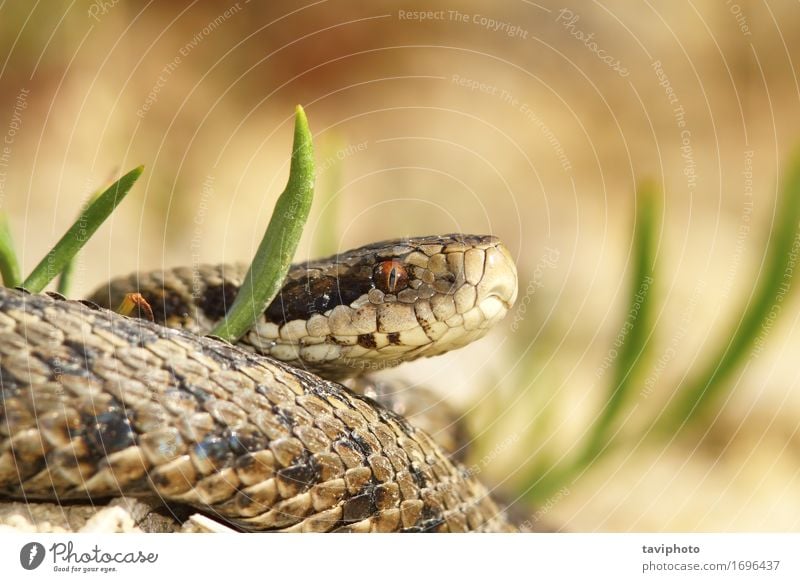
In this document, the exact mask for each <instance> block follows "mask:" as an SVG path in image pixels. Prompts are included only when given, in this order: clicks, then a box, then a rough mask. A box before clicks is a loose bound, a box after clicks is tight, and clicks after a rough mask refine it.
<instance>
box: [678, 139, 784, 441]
mask: <svg viewBox="0 0 800 582" xmlns="http://www.w3.org/2000/svg"><path fill="white" fill-rule="evenodd" d="M798 258H800V150H797V151H796V152H795V154H794V156H793V157H792V159H791V161H790V163H789V168H788V171H787V173H786V176H785V177H784V179H783V184H782V187H781V189H780V200H779V201H778V208H777V213H776V215H775V226H774V228H773V230H772V236H771V237H770V244H769V248H768V249H767V254H766V257H765V260H764V268H763V269H762V271H761V274H760V276H759V278H758V282H757V284H756V288H755V291H754V293H753V295H752V297H751V298H750V299H749V300H748V301H747V302H746V303H745V306H744V308H743V310H742V314H741V316H740V317H739V318H738V320H737V321H736V322H735V324H734V326H733V329H731V330H730V331H729V332H728V334H727V335H726V336H725V338H727V339H723V340H722V341H721V345H720V350H719V351H718V352H717V353H715V354H713V355H712V357H710V358H709V360H708V363H707V364H706V366H705V367H704V368H703V369H702V370H701V371H700V372H699V373H698V374H696V375H695V376H694V377H693V378H692V379H691V380H690V382H689V384H688V386H686V387H685V388H683V389H681V393H680V397H679V398H678V399H677V400H676V402H675V405H674V406H673V407H672V408H670V409H669V410H668V411H667V414H665V415H664V417H663V418H664V420H663V428H664V430H666V431H667V432H672V431H673V430H675V429H676V428H678V427H688V426H691V425H693V424H695V423H697V422H705V421H706V420H707V419H708V418H709V416H711V415H712V414H713V413H715V406H716V405H717V404H718V403H719V401H720V399H721V398H722V396H724V394H725V389H726V387H727V386H728V384H726V381H727V380H728V378H730V376H731V374H733V373H734V372H735V371H736V370H737V369H739V368H740V367H741V366H742V364H743V363H744V361H745V359H746V358H747V357H748V355H749V354H750V352H751V348H753V344H754V343H755V342H756V339H757V338H758V337H759V335H761V334H762V332H763V333H765V334H766V333H768V332H769V329H770V328H771V326H772V325H774V321H772V320H773V319H774V318H776V317H777V316H779V315H780V311H781V304H782V303H783V302H784V301H785V300H786V298H787V296H788V294H789V293H790V292H791V291H792V287H793V281H794V279H795V273H796V267H797V266H798V265H797V264H796V262H797V260H798ZM764 337H765V336H764ZM756 349H760V347H759V346H757V347H756Z"/></svg>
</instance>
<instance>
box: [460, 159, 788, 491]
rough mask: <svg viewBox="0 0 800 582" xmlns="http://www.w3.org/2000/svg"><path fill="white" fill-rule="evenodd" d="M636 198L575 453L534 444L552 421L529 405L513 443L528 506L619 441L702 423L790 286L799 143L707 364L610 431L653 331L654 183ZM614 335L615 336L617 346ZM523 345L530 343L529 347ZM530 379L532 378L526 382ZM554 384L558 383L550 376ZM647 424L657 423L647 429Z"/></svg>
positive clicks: (533, 374)
mask: <svg viewBox="0 0 800 582" xmlns="http://www.w3.org/2000/svg"><path fill="white" fill-rule="evenodd" d="M637 201H638V207H637V212H636V218H635V226H634V237H633V244H634V269H633V270H632V277H631V280H630V281H631V284H630V290H631V292H630V297H629V308H628V311H627V312H626V316H625V320H624V321H623V322H622V325H621V327H620V330H621V331H620V333H619V334H618V336H617V340H616V344H615V345H616V346H617V347H618V353H617V358H616V360H615V362H614V370H613V373H612V374H611V375H610V378H611V380H610V384H609V386H608V392H607V397H606V399H605V401H604V402H605V404H604V406H603V408H602V409H600V410H598V412H597V414H596V417H595V418H596V420H595V421H594V423H593V424H592V426H591V427H590V428H589V430H587V431H586V433H585V435H586V436H584V437H582V438H581V441H580V442H579V443H577V444H576V445H575V446H574V447H573V448H574V449H576V450H577V452H576V453H575V454H572V455H568V456H566V455H564V454H563V451H559V450H554V448H553V447H550V448H548V447H542V446H541V444H540V443H541V442H542V441H543V440H544V439H546V438H547V436H548V435H547V430H546V428H545V429H544V430H542V428H541V427H542V426H545V427H546V426H550V425H551V424H553V422H552V420H553V419H552V418H551V417H552V412H550V411H548V410H544V411H542V410H535V409H533V410H531V409H529V416H530V417H534V416H535V417H536V423H537V424H538V425H540V426H537V427H534V429H533V430H531V431H528V432H527V434H526V435H525V442H524V443H523V444H522V447H520V449H521V450H525V451H536V454H535V455H533V459H532V460H531V461H529V466H528V467H524V468H523V470H522V473H523V475H524V478H523V479H521V480H520V481H519V482H518V488H519V490H518V493H519V495H520V496H521V497H522V498H523V499H525V500H527V501H528V502H530V503H532V504H534V505H535V504H540V503H542V502H543V501H545V500H546V499H548V498H550V497H551V496H552V495H553V494H554V492H556V491H558V490H560V489H562V488H563V487H570V486H572V484H573V482H574V481H575V479H576V478H580V477H581V476H582V475H583V474H585V473H586V472H587V471H590V470H592V468H593V466H594V465H595V464H596V463H597V461H598V460H600V459H601V458H602V457H603V456H604V455H605V454H606V453H607V452H608V451H609V450H611V449H614V448H618V447H621V446H625V445H626V444H630V446H631V447H633V446H634V445H635V444H636V443H638V442H639V441H640V440H641V438H642V437H643V436H645V432H647V433H649V435H650V437H651V438H671V437H672V436H674V435H675V434H676V433H678V432H679V431H681V430H683V429H686V428H689V427H696V426H702V425H705V424H707V423H708V422H709V419H710V418H713V416H715V415H716V414H717V412H718V408H719V403H720V401H721V400H723V397H724V396H725V394H726V393H727V392H728V391H729V390H730V389H731V383H730V382H729V380H730V378H731V376H732V374H734V373H735V372H736V371H737V370H739V369H741V367H742V366H743V365H744V363H745V362H746V360H747V358H748V357H749V356H750V355H751V354H752V353H753V350H754V349H761V348H762V346H761V345H756V344H757V342H758V341H761V343H763V341H766V336H767V333H768V332H769V329H771V327H772V326H773V325H774V324H775V319H776V318H777V317H779V316H780V314H781V305H782V303H784V302H786V300H787V298H788V296H789V293H790V292H792V290H793V287H794V285H793V280H794V278H795V270H796V268H797V264H796V263H797V260H798V256H800V150H798V152H797V154H796V155H795V156H794V157H793V158H792V159H791V161H790V163H789V164H788V168H787V172H786V175H785V177H784V180H783V182H782V185H781V188H780V191H779V200H778V205H777V209H778V210H777V213H776V220H775V223H774V226H773V229H772V235H771V237H770V244H769V246H768V249H767V251H766V255H765V260H764V268H763V270H762V271H761V275H760V277H759V278H758V282H757V284H756V287H755V289H754V291H753V293H752V296H751V297H750V298H749V300H748V301H747V302H746V303H745V306H744V308H743V310H742V313H741V316H740V317H739V318H738V320H737V323H736V324H735V325H734V326H733V328H732V329H730V330H729V331H728V333H727V335H725V336H724V337H723V338H722V339H721V341H720V346H721V347H720V349H719V350H718V351H716V352H715V353H712V354H711V356H710V357H709V358H708V360H707V363H706V364H705V365H704V366H703V367H702V368H701V369H700V370H699V371H698V372H697V373H696V374H694V376H690V378H691V380H690V381H689V382H688V383H686V384H685V385H683V386H678V387H677V389H676V392H677V397H676V398H675V399H674V403H673V404H672V405H670V406H669V407H668V408H667V409H666V410H664V411H662V413H661V414H658V415H657V416H656V418H654V419H651V421H650V422H649V423H645V427H644V428H643V429H641V431H626V432H625V433H624V436H618V435H617V433H616V431H617V428H619V427H618V425H619V421H620V419H621V418H623V417H625V416H626V415H627V413H628V412H629V410H630V409H631V406H632V405H633V402H632V400H631V398H630V396H631V394H633V393H635V392H636V391H637V389H638V384H639V383H640V382H641V380H642V378H644V377H646V373H647V372H648V371H649V369H648V366H649V363H650V362H651V358H650V357H649V347H650V346H651V345H652V344H653V343H654V338H655V337H656V335H657V331H658V330H657V329H656V328H655V327H654V321H653V314H654V312H655V311H656V310H657V307H658V304H657V302H656V299H657V296H654V295H653V282H654V281H655V280H657V277H658V275H657V272H656V270H655V268H654V264H655V256H654V252H655V243H656V232H657V226H658V224H659V221H660V210H659V205H658V203H657V196H656V190H655V189H654V187H653V186H651V185H649V184H643V185H642V186H641V187H640V188H639V190H638V196H637ZM621 337H622V338H623V340H622V344H621V345H619V344H620V338H621ZM759 337H761V340H759ZM754 346H755V348H754ZM525 349H526V350H530V347H529V346H527V347H526V348H525ZM526 357H530V356H529V355H528V356H526ZM531 378H539V380H537V381H535V382H533V384H532V383H531ZM546 381H548V380H544V379H543V372H542V370H532V369H531V366H521V367H520V369H519V372H517V373H516V374H514V375H513V376H511V377H509V378H506V379H505V380H504V383H505V384H506V385H508V384H509V383H510V384H512V385H513V384H515V383H516V384H517V385H518V386H519V390H521V389H523V388H522V387H524V386H528V388H527V389H528V390H536V389H537V387H538V388H542V385H543V384H544V383H545V382H546ZM549 381H550V382H552V380H549ZM556 384H559V383H558V381H557V380H556ZM519 390H518V391H517V392H516V394H513V393H512V394H511V397H513V398H519V397H520V396H519ZM533 400H534V399H533V398H531V397H527V398H522V399H521V400H520V401H521V402H523V403H524V405H526V406H527V405H528V404H530V403H531V402H533ZM550 400H551V402H550V403H549V404H548V408H549V409H552V410H555V409H557V407H556V406H554V405H553V404H552V400H553V398H551V399H550ZM504 406H506V407H507V406H510V405H509V403H508V402H505V403H502V402H500V403H497V402H496V403H495V404H494V407H493V409H494V412H493V414H498V415H499V414H502V413H503V407H504ZM515 406H518V403H517V404H515ZM482 416H485V415H482ZM653 426H657V427H658V428H659V429H660V430H657V431H652V430H649V429H650V428H652V427H653ZM496 432H497V431H487V432H484V433H483V434H482V435H481V437H480V438H479V439H478V441H477V443H476V445H477V447H476V451H478V454H480V451H483V450H485V449H486V445H485V443H484V441H485V442H489V443H491V442H494V441H495V440H497V439H498V438H501V437H497V435H496Z"/></svg>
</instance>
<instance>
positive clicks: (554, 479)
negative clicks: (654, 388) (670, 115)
mask: <svg viewBox="0 0 800 582" xmlns="http://www.w3.org/2000/svg"><path fill="white" fill-rule="evenodd" d="M636 200H637V212H636V218H635V221H634V237H633V250H634V259H633V277H632V278H631V287H630V295H629V298H628V305H629V306H628V310H627V311H626V316H625V319H624V321H623V322H622V325H621V326H620V330H619V332H618V334H617V339H616V340H615V347H616V348H617V356H616V359H615V360H614V368H613V373H612V374H611V378H612V380H611V382H610V383H609V385H608V395H607V397H606V400H605V405H604V406H603V408H602V410H600V411H599V412H598V413H597V416H596V419H595V421H594V423H593V424H592V426H591V427H590V429H589V430H588V434H587V436H586V437H585V438H584V439H583V441H582V443H581V445H580V448H579V451H578V453H577V454H575V455H573V456H571V457H569V458H566V459H564V460H562V461H559V462H557V463H556V464H554V465H544V466H543V465H542V464H541V461H540V464H538V465H537V466H535V467H533V469H532V470H531V471H530V472H529V476H528V479H527V480H525V482H528V483H534V482H535V483H536V485H535V486H533V487H530V488H529V489H528V490H527V491H526V492H525V497H526V498H528V499H529V500H530V501H533V502H536V501H538V500H541V499H546V498H547V497H549V496H550V495H551V494H552V493H553V492H554V491H556V490H558V489H560V488H561V487H563V486H564V485H565V484H567V483H568V482H569V481H570V480H571V479H572V478H574V476H575V475H577V474H580V473H582V472H584V471H586V470H587V468H588V467H590V466H591V465H592V464H593V463H594V462H595V461H596V460H597V459H598V458H599V457H600V456H601V455H602V454H603V453H604V452H605V451H606V450H607V449H608V447H609V446H611V445H612V442H613V441H614V440H615V438H614V432H613V431H614V429H615V425H616V423H617V421H618V420H619V417H620V414H621V413H622V412H623V411H624V410H625V408H624V407H625V405H626V404H628V403H629V402H630V396H631V394H632V393H633V392H635V391H636V386H637V382H638V380H639V379H640V378H641V377H642V376H643V373H644V371H645V370H646V364H647V362H648V359H649V358H648V357H647V356H648V348H649V346H650V342H651V339H652V337H653V334H654V327H653V316H652V314H653V281H654V270H655V267H654V265H655V248H656V236H657V231H658V225H659V223H660V210H659V203H658V192H657V190H656V188H655V186H654V185H653V184H652V183H650V182H645V183H643V184H642V185H641V186H640V187H639V189H638V191H637V197H636Z"/></svg>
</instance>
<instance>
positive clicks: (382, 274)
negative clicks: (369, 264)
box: [372, 260, 408, 294]
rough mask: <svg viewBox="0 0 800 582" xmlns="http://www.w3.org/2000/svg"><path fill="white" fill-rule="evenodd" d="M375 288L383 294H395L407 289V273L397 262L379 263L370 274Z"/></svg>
mask: <svg viewBox="0 0 800 582" xmlns="http://www.w3.org/2000/svg"><path fill="white" fill-rule="evenodd" d="M372 280H373V281H374V282H375V286H376V287H377V288H378V289H380V290H381V291H383V292H384V293H391V294H394V293H397V292H398V291H402V290H403V289H405V288H406V287H408V273H407V272H406V268H405V267H404V266H403V264H402V263H401V262H399V261H394V260H390V261H381V262H380V263H378V264H377V265H375V269H374V270H373V272H372Z"/></svg>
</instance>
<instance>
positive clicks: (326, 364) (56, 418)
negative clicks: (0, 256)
mask: <svg viewBox="0 0 800 582" xmlns="http://www.w3.org/2000/svg"><path fill="white" fill-rule="evenodd" d="M243 274H244V269H243V268H242V267H214V268H212V267H202V268H198V269H195V270H194V271H192V270H189V269H177V270H174V271H166V272H158V273H153V274H149V275H142V276H135V277H128V278H123V279H119V280H116V281H113V282H111V283H110V284H109V285H107V286H104V287H103V288H102V289H100V290H99V291H98V292H96V293H95V294H94V295H93V296H92V301H84V302H78V301H68V300H65V299H63V298H61V297H58V296H55V294H50V295H47V294H45V295H31V294H28V293H26V292H24V291H22V290H11V289H0V395H1V396H2V399H0V495H4V496H7V497H12V498H17V499H24V500H26V501H32V500H55V501H60V500H72V499H91V500H97V499H104V498H109V497H114V496H119V495H128V496H151V497H152V496H158V497H160V498H162V499H164V500H166V501H170V502H177V503H183V504H187V505H190V506H193V507H196V508H199V509H201V510H202V511H204V512H206V513H208V514H211V515H213V516H215V517H218V518H220V519H222V520H224V521H226V522H229V523H231V524H234V525H236V526H237V527H239V528H240V529H242V530H244V531H310V532H324V531H354V532H369V531H377V532H392V531H409V532H415V531H451V532H460V531H509V530H510V529H511V526H510V525H509V523H508V522H507V521H506V518H505V517H504V514H503V512H502V511H501V510H500V509H499V507H498V506H497V504H496V503H495V502H494V501H493V500H492V498H491V497H490V495H489V493H488V491H487V490H486V488H485V487H484V486H483V485H482V484H481V483H479V482H478V480H477V479H476V478H475V477H474V476H473V475H471V474H470V473H469V471H467V470H466V469H465V468H464V467H463V466H461V465H459V464H458V463H457V462H455V461H453V460H452V459H451V458H450V457H449V456H448V454H447V453H446V452H445V451H444V450H443V449H442V448H441V447H440V446H439V445H438V444H437V443H435V442H434V441H433V440H432V439H431V437H429V436H428V434H427V433H426V432H425V431H423V430H420V429H418V428H415V427H414V426H413V425H412V424H410V423H409V422H408V421H407V420H406V419H405V418H404V417H402V416H400V415H398V414H395V413H394V412H392V411H390V410H388V409H386V408H384V407H383V406H381V405H380V404H379V403H377V402H375V401H374V400H372V399H370V398H368V397H365V396H363V395H359V394H356V393H355V392H353V391H351V390H350V389H348V388H346V387H344V386H343V385H341V384H338V383H336V382H334V381H332V380H330V379H324V378H323V377H321V375H325V376H327V377H328V378H337V379H343V378H346V377H349V376H354V375H357V374H358V373H360V372H361V371H363V370H364V369H365V368H366V369H374V368H379V367H383V366H392V365H396V364H397V363H398V362H400V361H407V360H409V359H414V358H417V357H422V356H428V355H435V354H438V353H442V352H444V351H447V350H449V349H452V348H454V347H458V346H461V345H464V344H466V343H468V342H470V341H473V340H474V339H477V338H478V337H480V336H482V335H483V334H484V333H485V332H486V331H487V330H488V328H489V327H490V326H491V325H492V324H494V323H495V322H496V321H498V320H499V319H501V318H502V317H503V316H504V315H505V313H506V312H507V311H508V309H509V308H510V307H511V305H512V304H513V302H514V300H515V298H516V294H517V276H516V268H515V267H514V263H513V261H512V260H511V258H510V255H509V253H508V251H507V250H506V249H505V247H504V246H503V245H502V243H500V242H499V241H498V240H497V239H496V238H494V237H487V236H467V235H447V236H436V237H421V238H415V239H398V240H394V241H388V242H386V243H378V244H373V245H368V246H366V247H362V248H360V249H356V250H354V251H350V252H348V253H343V254H340V255H337V256H335V257H331V258H328V259H325V260H322V261H312V262H308V263H304V264H301V265H297V266H295V267H293V268H292V269H291V270H290V273H289V276H288V277H287V280H286V282H285V284H284V287H283V289H282V291H281V293H280V294H279V296H278V298H277V299H276V300H275V301H273V303H272V304H271V306H270V307H269V308H267V310H266V311H265V312H264V313H263V314H262V315H261V316H260V318H259V320H258V322H257V323H256V325H255V326H254V327H253V329H252V330H251V332H250V333H248V334H247V335H246V336H245V337H244V338H243V339H242V341H241V342H240V343H239V344H238V345H235V346H234V345H230V344H227V343H225V342H222V341H221V340H218V339H215V338H211V337H204V336H203V335H201V334H203V333H207V332H208V330H209V329H211V326H213V323H214V322H215V321H216V320H218V319H219V318H220V317H222V316H224V313H225V311H226V309H227V307H229V304H230V302H231V301H232V300H233V298H234V297H235V295H236V292H237V291H238V287H239V285H240V284H241V281H242V278H243ZM136 291H138V292H141V293H142V294H143V295H145V296H146V298H147V301H148V303H150V305H151V306H152V308H153V312H154V318H155V322H150V321H146V320H143V319H137V318H129V317H125V316H122V315H119V314H117V313H115V312H113V311H110V310H108V309H105V308H103V307H100V306H99V305H98V304H104V305H114V302H115V301H117V300H119V296H120V294H121V293H123V294H124V293H129V292H136ZM161 324H165V325H161Z"/></svg>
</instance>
